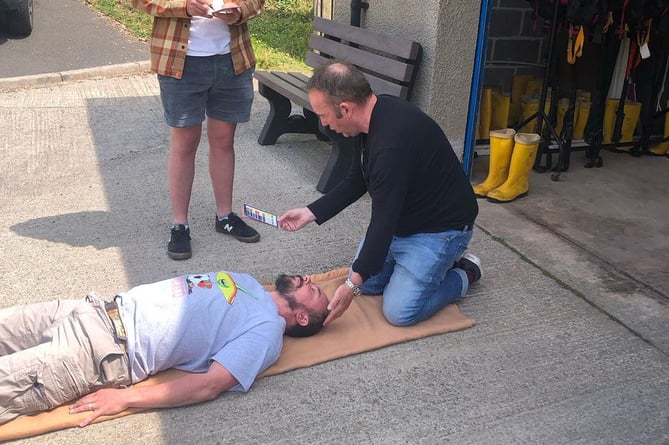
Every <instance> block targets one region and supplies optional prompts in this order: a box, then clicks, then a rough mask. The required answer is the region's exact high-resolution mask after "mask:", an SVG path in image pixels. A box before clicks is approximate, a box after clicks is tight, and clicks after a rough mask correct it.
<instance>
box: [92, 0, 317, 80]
mask: <svg viewBox="0 0 669 445" xmlns="http://www.w3.org/2000/svg"><path fill="white" fill-rule="evenodd" d="M83 1H85V2H86V3H88V4H89V5H90V6H92V7H93V8H94V9H96V10H97V11H99V12H101V13H102V14H104V15H106V16H108V17H110V18H111V19H113V20H115V21H116V22H118V23H120V24H121V25H122V26H123V27H124V28H126V29H127V30H128V31H129V32H130V33H132V34H133V35H134V36H136V37H137V38H140V39H142V40H148V39H149V37H150V35H151V23H152V18H151V17H150V16H149V15H148V14H144V13H143V12H140V11H137V10H136V9H134V8H133V7H132V6H131V5H130V0H83ZM312 20H313V1H312V0H269V1H267V2H266V3H265V8H264V9H263V12H262V13H261V14H260V15H259V16H258V17H255V18H254V19H252V20H251V21H250V22H249V28H250V30H251V39H252V41H253V48H254V50H255V54H256V58H257V59H258V69H265V70H268V69H273V70H286V71H307V70H308V67H307V66H306V65H305V64H304V55H305V54H306V52H307V49H308V42H307V41H308V38H309V34H310V33H311V22H312ZM147 57H148V55H147Z"/></svg>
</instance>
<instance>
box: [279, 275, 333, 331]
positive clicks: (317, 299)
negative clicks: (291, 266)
mask: <svg viewBox="0 0 669 445" xmlns="http://www.w3.org/2000/svg"><path fill="white" fill-rule="evenodd" d="M274 285H275V293H276V294H277V295H278V297H279V298H280V299H282V300H283V301H284V302H285V304H283V305H281V304H280V303H279V314H280V315H281V316H282V317H284V318H285V319H286V332H285V333H286V335H288V336H290V337H308V336H310V335H314V334H316V333H318V331H320V330H321V328H322V327H323V321H325V318H326V317H327V315H328V309H327V308H328V296H327V294H326V293H325V292H324V291H323V289H321V287H320V286H319V285H317V284H316V283H313V282H312V281H311V279H310V278H309V277H308V276H305V277H303V276H301V275H279V276H278V277H277V279H276V282H275V283H274ZM275 302H276V299H275ZM282 306H283V307H282Z"/></svg>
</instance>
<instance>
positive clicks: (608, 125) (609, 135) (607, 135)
mask: <svg viewBox="0 0 669 445" xmlns="http://www.w3.org/2000/svg"><path fill="white" fill-rule="evenodd" d="M619 102H620V101H619V100H618V99H606V105H604V123H603V126H602V127H603V128H602V132H603V139H602V142H603V143H604V144H610V143H611V141H612V139H613V127H614V126H615V125H616V112H617V111H618V103H619Z"/></svg>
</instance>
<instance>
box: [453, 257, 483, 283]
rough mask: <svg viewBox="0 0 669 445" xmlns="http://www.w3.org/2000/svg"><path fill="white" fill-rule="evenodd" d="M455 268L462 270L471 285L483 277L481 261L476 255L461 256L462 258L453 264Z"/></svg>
mask: <svg viewBox="0 0 669 445" xmlns="http://www.w3.org/2000/svg"><path fill="white" fill-rule="evenodd" d="M455 267H457V268H458V269H462V270H464V271H465V273H466V274H467V278H468V279H469V284H470V285H472V284H474V283H476V282H477V281H478V280H480V279H481V275H483V268H482V267H481V259H480V258H479V257H477V256H476V255H472V254H471V253H469V252H467V253H465V254H464V255H462V258H460V260H458V262H457V263H455Z"/></svg>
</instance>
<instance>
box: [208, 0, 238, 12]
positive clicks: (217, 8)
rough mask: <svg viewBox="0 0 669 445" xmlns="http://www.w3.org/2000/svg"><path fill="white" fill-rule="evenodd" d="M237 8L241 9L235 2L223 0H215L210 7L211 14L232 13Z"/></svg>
mask: <svg viewBox="0 0 669 445" xmlns="http://www.w3.org/2000/svg"><path fill="white" fill-rule="evenodd" d="M235 9H239V6H237V5H236V4H234V3H225V2H224V1H223V0H213V1H212V2H211V6H210V9H209V14H210V15H214V14H232V13H233V12H234V10H235Z"/></svg>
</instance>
